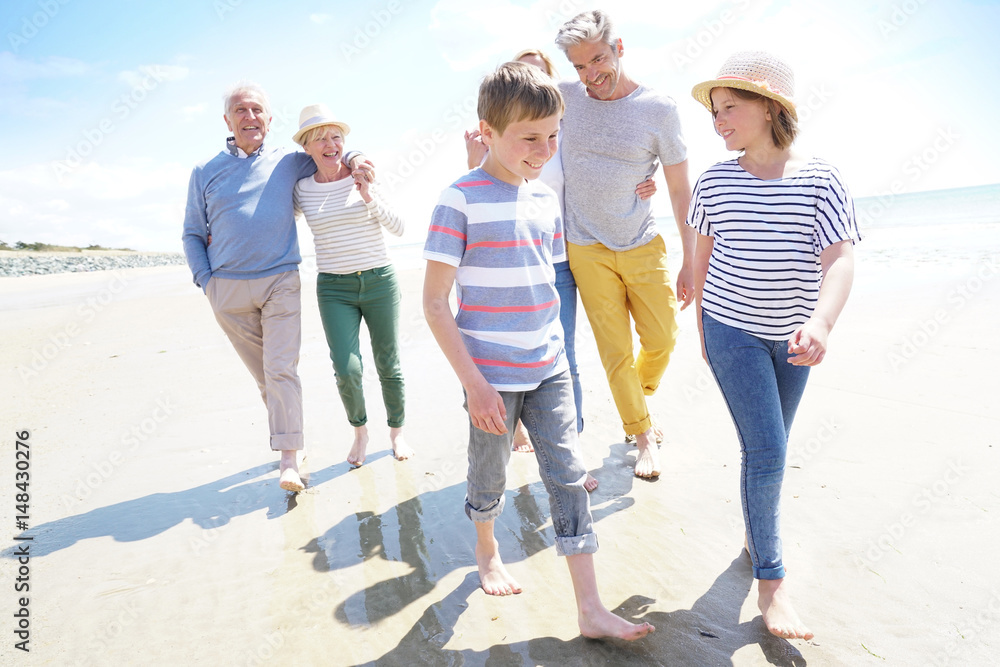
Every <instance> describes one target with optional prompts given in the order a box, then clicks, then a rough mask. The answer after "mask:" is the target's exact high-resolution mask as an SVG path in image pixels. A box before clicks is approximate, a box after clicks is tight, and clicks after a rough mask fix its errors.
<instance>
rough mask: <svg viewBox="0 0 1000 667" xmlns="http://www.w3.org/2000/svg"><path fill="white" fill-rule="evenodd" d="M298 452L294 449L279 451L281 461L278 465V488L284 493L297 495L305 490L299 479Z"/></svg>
mask: <svg viewBox="0 0 1000 667" xmlns="http://www.w3.org/2000/svg"><path fill="white" fill-rule="evenodd" d="M297 455H298V451H296V450H294V449H283V450H281V461H280V462H279V463H278V470H279V471H281V479H280V482H279V486H280V487H281V488H283V489H284V490H285V491H291V492H293V493H298V492H299V491H301V490H302V489H304V488H306V487H305V485H304V484H303V483H302V478H300V477H299V463H298V458H297Z"/></svg>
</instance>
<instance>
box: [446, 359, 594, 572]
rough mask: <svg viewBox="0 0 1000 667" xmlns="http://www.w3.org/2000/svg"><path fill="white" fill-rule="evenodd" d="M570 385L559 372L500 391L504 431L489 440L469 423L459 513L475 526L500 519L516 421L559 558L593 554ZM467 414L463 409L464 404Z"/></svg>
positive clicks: (588, 499) (587, 503)
mask: <svg viewBox="0 0 1000 667" xmlns="http://www.w3.org/2000/svg"><path fill="white" fill-rule="evenodd" d="M572 391H573V388H572V384H571V382H570V378H569V374H568V373H566V372H565V371H564V372H562V373H560V374H558V375H555V376H553V377H550V378H549V379H547V380H545V381H544V382H542V383H541V384H540V385H539V386H538V387H537V388H535V389H533V390H531V391H518V392H510V391H502V392H500V396H501V398H503V404H504V407H505V408H506V409H507V422H506V424H507V432H506V433H504V434H503V435H493V434H492V433H487V432H486V431H483V430H480V429H478V428H476V427H475V426H473V425H472V422H471V420H470V422H469V475H468V488H467V491H466V497H465V513H466V514H467V515H468V517H469V518H470V519H472V520H473V521H478V522H485V521H492V520H494V519H496V518H497V517H498V516H500V513H501V512H503V507H504V492H505V491H506V490H507V462H508V461H509V460H510V451H511V444H512V442H513V437H514V435H513V434H514V424H516V423H517V420H518V419H520V420H521V422H522V423H523V424H524V427H525V428H526V429H528V435H529V436H530V438H531V444H532V445H534V447H535V458H536V459H537V460H538V473H539V475H541V478H542V482H543V483H544V484H545V489H546V491H548V492H549V509H550V511H551V514H552V526H553V528H554V530H555V533H556V553H558V554H559V555H560V556H575V555H577V554H584V553H594V552H595V551H597V535H596V534H595V533H594V525H593V524H594V519H593V517H592V516H591V514H590V494H588V493H587V490H586V489H584V488H583V482H584V480H585V479H586V478H587V469H586V468H585V467H584V465H583V458H582V457H581V456H580V448H579V440H578V439H577V435H576V429H575V428H574V424H573V417H574V415H573V401H572ZM466 409H468V404H466Z"/></svg>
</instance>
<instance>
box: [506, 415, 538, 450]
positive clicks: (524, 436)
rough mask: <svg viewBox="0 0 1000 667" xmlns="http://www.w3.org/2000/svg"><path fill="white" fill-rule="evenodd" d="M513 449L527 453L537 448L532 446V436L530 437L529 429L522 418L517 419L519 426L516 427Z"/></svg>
mask: <svg viewBox="0 0 1000 667" xmlns="http://www.w3.org/2000/svg"><path fill="white" fill-rule="evenodd" d="M511 449H513V450H514V451H515V452H525V453H530V452H533V451H535V448H534V447H532V446H531V438H529V437H528V429H526V428H524V424H522V423H521V420H520V419H518V420H517V426H515V427H514V446H513V447H512V448H511Z"/></svg>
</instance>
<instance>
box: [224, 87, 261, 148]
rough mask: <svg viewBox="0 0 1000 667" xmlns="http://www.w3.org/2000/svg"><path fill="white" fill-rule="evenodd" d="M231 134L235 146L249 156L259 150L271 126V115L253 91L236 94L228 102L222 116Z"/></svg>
mask: <svg viewBox="0 0 1000 667" xmlns="http://www.w3.org/2000/svg"><path fill="white" fill-rule="evenodd" d="M223 117H224V118H225V119H226V126H227V127H228V128H229V131H230V132H232V133H233V137H234V138H235V139H236V145H237V146H239V147H240V149H242V150H243V152H244V153H247V154H250V153H253V152H254V151H255V150H257V149H258V148H260V145H261V144H262V143H264V137H265V136H267V128H268V126H270V124H271V114H270V111H269V110H268V108H267V104H266V103H265V102H264V100H263V99H262V98H261V97H260V95H258V94H257V93H254V92H253V91H245V92H238V93H236V95H234V96H233V97H232V98H231V99H230V100H229V112H228V113H227V114H226V115H225V116H223Z"/></svg>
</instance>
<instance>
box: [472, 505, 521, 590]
mask: <svg viewBox="0 0 1000 667" xmlns="http://www.w3.org/2000/svg"><path fill="white" fill-rule="evenodd" d="M473 523H474V524H475V526H476V564H477V565H478V566H479V582H480V584H482V586H483V590H484V591H485V592H486V594H487V595H511V594H515V593H520V592H521V587H520V586H519V585H518V583H517V582H516V581H514V577H512V576H510V573H509V572H507V568H505V567H504V566H503V562H502V561H501V560H500V549H499V546H500V545H499V544H498V543H497V540H496V538H495V537H494V536H493V523H494V522H493V521H474V522H473Z"/></svg>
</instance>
